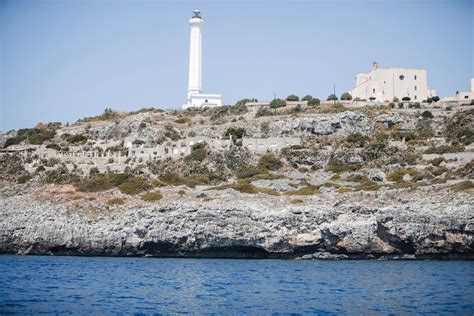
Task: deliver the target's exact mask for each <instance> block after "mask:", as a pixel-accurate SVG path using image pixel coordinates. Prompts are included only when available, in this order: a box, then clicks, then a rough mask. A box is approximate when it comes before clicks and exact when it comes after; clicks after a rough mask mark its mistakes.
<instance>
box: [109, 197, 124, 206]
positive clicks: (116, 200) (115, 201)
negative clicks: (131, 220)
mask: <svg viewBox="0 0 474 316" xmlns="http://www.w3.org/2000/svg"><path fill="white" fill-rule="evenodd" d="M124 204H125V199H123V198H113V199H110V200H108V201H107V205H109V206H113V205H124Z"/></svg>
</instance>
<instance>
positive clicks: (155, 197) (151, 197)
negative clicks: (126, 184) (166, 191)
mask: <svg viewBox="0 0 474 316" xmlns="http://www.w3.org/2000/svg"><path fill="white" fill-rule="evenodd" d="M162 198H163V195H162V194H161V193H160V192H158V191H157V192H147V193H145V194H143V195H142V196H141V199H142V200H143V201H145V202H154V201H159V200H161V199H162Z"/></svg>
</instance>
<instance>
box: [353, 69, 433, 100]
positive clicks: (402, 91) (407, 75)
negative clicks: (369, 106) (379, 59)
mask: <svg viewBox="0 0 474 316" xmlns="http://www.w3.org/2000/svg"><path fill="white" fill-rule="evenodd" d="M350 93H351V95H352V98H353V99H354V98H359V99H365V100H369V99H370V98H375V100H377V101H381V102H383V101H392V100H393V98H394V97H396V98H398V99H399V100H401V99H402V98H403V97H409V98H410V99H411V101H418V102H421V101H423V100H426V99H427V98H428V97H433V96H435V95H436V90H433V89H430V88H429V87H428V83H427V75H426V69H415V68H380V67H379V65H378V63H373V67H372V70H371V71H370V72H369V73H360V74H358V75H357V76H356V86H355V88H354V89H352V91H351V92H350Z"/></svg>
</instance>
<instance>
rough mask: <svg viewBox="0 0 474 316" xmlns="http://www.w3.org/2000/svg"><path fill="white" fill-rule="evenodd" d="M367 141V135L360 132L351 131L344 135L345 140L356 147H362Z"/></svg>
mask: <svg viewBox="0 0 474 316" xmlns="http://www.w3.org/2000/svg"><path fill="white" fill-rule="evenodd" d="M368 141H369V137H368V136H365V135H362V134H361V133H352V134H349V135H348V136H347V137H346V142H347V143H349V144H352V145H354V146H356V147H364V146H365V145H366V144H367V142H368Z"/></svg>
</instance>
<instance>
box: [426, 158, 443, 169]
mask: <svg viewBox="0 0 474 316" xmlns="http://www.w3.org/2000/svg"><path fill="white" fill-rule="evenodd" d="M442 162H446V160H445V159H444V158H443V157H438V158H435V159H433V160H431V161H430V163H431V164H432V165H433V166H435V167H439V165H440V164H441V163H442Z"/></svg>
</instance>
